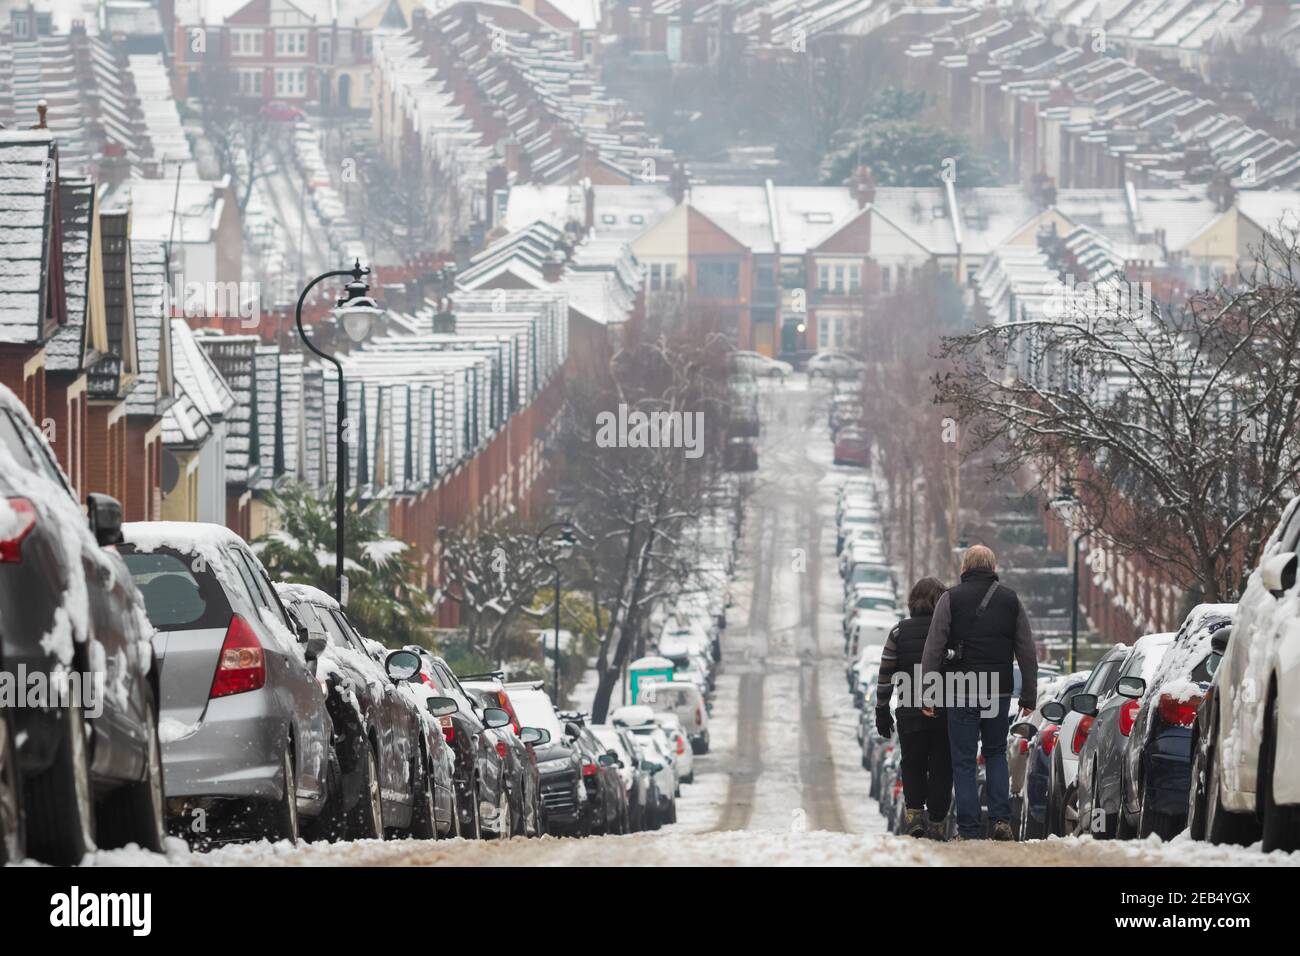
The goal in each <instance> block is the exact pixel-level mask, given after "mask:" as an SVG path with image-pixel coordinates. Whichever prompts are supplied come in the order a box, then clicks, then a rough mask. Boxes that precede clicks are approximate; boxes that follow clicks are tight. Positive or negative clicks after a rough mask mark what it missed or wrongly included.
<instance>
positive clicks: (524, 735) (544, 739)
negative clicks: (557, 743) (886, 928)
mask: <svg viewBox="0 0 1300 956" xmlns="http://www.w3.org/2000/svg"><path fill="white" fill-rule="evenodd" d="M519 740H520V741H521V742H523V743H526V744H534V745H537V746H540V745H541V744H547V743H550V742H551V732H550V731H549V730H547V729H546V728H545V727H520V728H519Z"/></svg>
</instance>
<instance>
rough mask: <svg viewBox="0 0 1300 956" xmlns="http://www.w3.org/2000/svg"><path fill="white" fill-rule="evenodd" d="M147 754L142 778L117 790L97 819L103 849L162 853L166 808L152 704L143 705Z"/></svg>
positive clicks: (156, 717)
mask: <svg viewBox="0 0 1300 956" xmlns="http://www.w3.org/2000/svg"><path fill="white" fill-rule="evenodd" d="M145 713H146V720H145V723H146V726H147V728H148V734H149V750H148V754H147V756H146V758H145V778H144V779H143V780H141V781H139V782H138V783H131V784H127V785H125V786H122V787H119V788H118V789H117V790H116V791H115V792H114V793H113V794H112V795H111V796H110V797H109V798H108V799H107V800H106V801H105V802H104V806H103V808H102V809H101V810H100V813H99V819H98V821H97V822H98V824H99V826H98V830H99V836H100V839H99V844H100V846H103V847H106V848H110V849H111V848H116V847H122V846H126V845H127V844H128V843H135V844H138V845H139V846H140V847H141V849H145V850H151V851H153V852H154V853H161V852H162V851H163V841H164V840H165V839H166V824H167V821H166V813H167V811H166V808H165V806H164V805H163V769H162V746H161V745H160V744H159V743H158V716H157V714H156V713H155V712H154V705H153V702H152V701H150V702H149V703H148V704H147V705H146V711H145Z"/></svg>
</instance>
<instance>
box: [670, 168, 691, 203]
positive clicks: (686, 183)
mask: <svg viewBox="0 0 1300 956" xmlns="http://www.w3.org/2000/svg"><path fill="white" fill-rule="evenodd" d="M668 190H669V192H670V193H671V194H672V197H673V202H675V203H678V204H680V203H681V202H682V200H684V199H685V198H686V194H687V193H688V192H690V190H691V179H690V177H689V176H688V175H687V174H686V167H685V166H684V165H682V164H681V163H677V164H676V165H675V166H674V167H673V175H672V178H671V179H669V180H668Z"/></svg>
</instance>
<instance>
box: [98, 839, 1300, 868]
mask: <svg viewBox="0 0 1300 956" xmlns="http://www.w3.org/2000/svg"><path fill="white" fill-rule="evenodd" d="M83 862H84V863H85V864H88V865H96V866H711V867H716V866H855V867H856V866H881V867H886V866H929V867H942V866H1089V867H1093V866H1300V853H1280V852H1279V853H1261V852H1260V851H1259V848H1258V846H1256V847H1254V848H1247V847H1235V846H1214V845H1213V844H1208V843H1199V842H1194V841H1192V840H1191V839H1189V838H1188V837H1187V835H1186V834H1185V833H1184V834H1182V835H1180V836H1179V837H1177V838H1175V839H1174V840H1173V841H1171V842H1169V843H1162V842H1161V841H1160V838H1159V837H1149V838H1148V839H1146V840H1131V841H1116V840H1101V841H1098V840H1094V839H1092V837H1067V838H1064V839H1062V838H1059V837H1053V838H1051V839H1048V840H1039V841H1034V842H1030V843H993V842H990V841H987V840H979V841H971V842H968V843H946V844H944V843H934V842H932V841H929V840H913V839H911V838H909V837H900V836H894V835H892V834H849V833H830V832H827V831H824V830H814V831H809V832H806V833H792V832H787V831H781V830H770V831H761V830H731V831H724V832H713V833H684V832H681V831H678V830H665V831H661V832H658V833H634V834H629V835H627V836H606V837H592V838H590V839H586V840H569V839H558V838H556V837H550V836H547V837H542V838H541V839H536V840H527V839H523V838H516V839H512V840H505V841H501V842H495V841H493V842H480V841H472V840H461V839H455V840H445V841H437V842H435V841H432V840H395V841H389V842H383V841H380V840H360V841H356V842H352V843H336V844H328V843H313V844H302V845H299V846H297V847H294V846H291V845H290V844H289V843H286V842H280V843H268V842H266V841H261V842H258V843H249V844H242V845H232V846H226V847H222V848H220V849H217V850H213V851H211V852H208V853H193V852H191V851H189V850H188V849H187V848H186V847H185V844H184V843H183V842H182V841H180V840H175V839H172V840H169V841H168V843H167V851H166V853H165V854H157V853H148V852H145V851H142V850H139V849H136V848H135V847H128V848H127V849H125V850H105V851H100V852H97V853H93V854H90V855H89V856H87V857H86V859H85V860H84V861H83Z"/></svg>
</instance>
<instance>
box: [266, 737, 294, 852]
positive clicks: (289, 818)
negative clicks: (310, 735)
mask: <svg viewBox="0 0 1300 956" xmlns="http://www.w3.org/2000/svg"><path fill="white" fill-rule="evenodd" d="M280 773H281V775H282V776H283V777H284V788H283V792H282V794H281V796H280V799H279V801H278V802H276V803H275V804H273V805H272V807H271V812H270V815H269V816H270V819H269V820H268V821H267V827H266V835H267V838H268V839H269V840H271V842H273V843H274V842H275V841H277V840H288V841H289V842H290V843H297V842H298V777H297V774H296V773H295V772H294V763H293V748H292V747H285V748H284V756H283V757H281V760H280Z"/></svg>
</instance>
